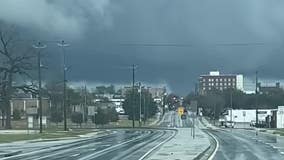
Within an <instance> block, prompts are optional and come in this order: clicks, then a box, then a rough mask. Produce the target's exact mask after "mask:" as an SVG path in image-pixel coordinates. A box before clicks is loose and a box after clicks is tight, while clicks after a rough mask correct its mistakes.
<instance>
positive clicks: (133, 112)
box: [132, 64, 135, 128]
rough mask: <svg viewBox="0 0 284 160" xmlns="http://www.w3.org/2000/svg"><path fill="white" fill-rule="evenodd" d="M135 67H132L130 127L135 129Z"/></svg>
mask: <svg viewBox="0 0 284 160" xmlns="http://www.w3.org/2000/svg"><path fill="white" fill-rule="evenodd" d="M134 85H135V65H134V64H133V65H132V127H133V128H135V95H134V94H135V93H134V87H135V86H134Z"/></svg>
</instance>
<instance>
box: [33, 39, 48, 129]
mask: <svg viewBox="0 0 284 160" xmlns="http://www.w3.org/2000/svg"><path fill="white" fill-rule="evenodd" d="M33 47H34V48H36V49H39V51H38V55H37V67H38V104H39V133H42V95H41V94H42V93H41V67H42V66H41V55H40V51H41V49H44V48H46V45H42V44H41V42H38V44H37V45H33Z"/></svg>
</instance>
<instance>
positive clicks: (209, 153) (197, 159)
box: [193, 129, 218, 160]
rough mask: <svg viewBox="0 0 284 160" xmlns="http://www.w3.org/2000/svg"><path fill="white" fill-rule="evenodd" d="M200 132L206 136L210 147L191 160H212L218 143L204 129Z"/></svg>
mask: <svg viewBox="0 0 284 160" xmlns="http://www.w3.org/2000/svg"><path fill="white" fill-rule="evenodd" d="M202 131H203V132H204V133H205V134H207V135H208V139H209V141H210V145H209V146H208V147H207V148H206V149H205V150H204V151H203V152H201V153H200V154H199V155H197V156H196V157H195V158H194V159H193V160H203V159H204V160H205V159H206V160H212V159H213V157H214V156H215V154H216V151H217V149H218V141H217V139H216V138H215V137H214V136H213V135H212V134H211V133H209V132H208V131H207V130H206V129H202Z"/></svg>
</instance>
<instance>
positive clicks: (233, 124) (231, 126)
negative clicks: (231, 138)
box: [225, 121, 235, 128]
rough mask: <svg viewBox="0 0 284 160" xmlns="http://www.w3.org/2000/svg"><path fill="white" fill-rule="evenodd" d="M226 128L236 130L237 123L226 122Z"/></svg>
mask: <svg viewBox="0 0 284 160" xmlns="http://www.w3.org/2000/svg"><path fill="white" fill-rule="evenodd" d="M225 127H226V128H234V127H235V122H234V121H226V122H225Z"/></svg>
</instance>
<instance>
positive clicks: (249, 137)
mask: <svg viewBox="0 0 284 160" xmlns="http://www.w3.org/2000/svg"><path fill="white" fill-rule="evenodd" d="M209 132H210V133H212V134H213V135H214V136H215V137H216V139H217V140H218V142H219V148H218V150H217V152H216V155H215V157H214V160H268V159H269V160H280V159H284V155H283V154H281V152H280V151H279V150H278V149H277V148H275V147H273V144H275V143H277V142H276V138H277V137H276V136H273V135H271V136H270V135H260V134H258V136H256V134H255V132H253V131H248V130H244V129H232V130H231V129H217V130H210V131H209Z"/></svg>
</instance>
